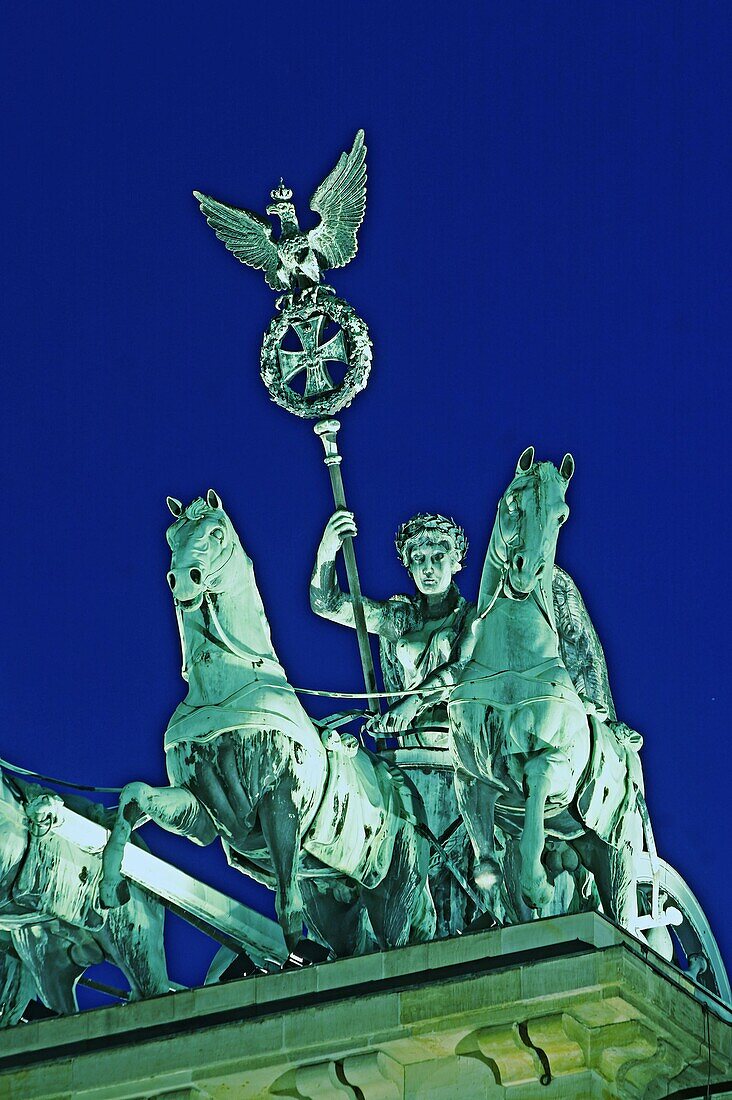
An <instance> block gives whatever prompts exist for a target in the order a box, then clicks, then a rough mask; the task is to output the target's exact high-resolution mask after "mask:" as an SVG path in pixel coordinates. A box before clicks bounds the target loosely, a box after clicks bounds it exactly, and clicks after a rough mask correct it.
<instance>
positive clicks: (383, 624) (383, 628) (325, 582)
mask: <svg viewBox="0 0 732 1100" xmlns="http://www.w3.org/2000/svg"><path fill="white" fill-rule="evenodd" d="M356 534H357V528H356V521H355V519H354V516H353V512H348V511H346V510H345V509H343V508H340V509H339V510H338V511H337V512H334V513H333V515H332V516H331V517H330V519H329V520H328V522H327V524H326V525H325V530H324V531H323V537H322V538H321V540H320V546H319V547H318V552H317V554H316V556H315V566H314V567H313V575H312V577H311V578H310V606H311V608H312V609H313V611H314V612H315V614H316V615H320V616H321V617H322V618H324V619H331V620H332V622H334V623H341V624H342V625H343V626H352V627H355V625H356V624H355V622H354V618H353V605H352V603H351V597H350V596H349V594H348V593H347V592H344V591H343V589H342V588H341V586H340V585H339V583H338V574H337V572H336V558H337V556H338V552H339V551H340V549H341V547H342V546H343V541H344V539H346V538H353V537H354V536H355V535H356ZM388 606H389V601H388V600H370V599H368V597H366V596H364V597H363V610H364V615H365V617H366V627H367V629H368V631H369V633H371V634H380V635H386V634H388V632H389V627H388V620H389V615H388Z"/></svg>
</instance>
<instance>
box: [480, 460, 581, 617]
mask: <svg viewBox="0 0 732 1100" xmlns="http://www.w3.org/2000/svg"><path fill="white" fill-rule="evenodd" d="M573 473H574V459H573V458H572V456H571V455H570V454H566V455H565V456H564V458H563V459H562V464H561V466H560V467H559V469H557V468H556V466H554V465H553V463H551V462H534V448H533V447H527V448H526V450H525V451H524V452H523V454H522V455H521V457H520V458H519V460H518V464H517V466H516V474H515V476H514V479H513V481H512V482H511V484H510V485H509V487H508V489H506V492H505V493H504V494H503V496H502V497H501V501H500V503H499V505H498V534H499V553H501V555H502V557H503V558H504V560H505V563H506V566H507V571H506V580H505V584H504V592H505V595H507V596H509V597H510V598H511V599H514V600H525V599H526V598H527V597H528V596H529V595H530V594H531V593H532V592H533V590H534V588H535V586H536V584H537V583H538V581H539V578H540V577H541V575H542V573H543V572H544V570H545V569H546V568H547V566H551V565H553V563H554V555H555V553H556V549H557V538H558V537H559V529H560V528H561V526H562V524H563V523H564V522H565V521H566V519H567V516H568V515H569V508H568V507H567V505H566V504H565V503H564V497H565V494H566V492H567V486H568V485H569V481H570V478H571V477H572V474H573Z"/></svg>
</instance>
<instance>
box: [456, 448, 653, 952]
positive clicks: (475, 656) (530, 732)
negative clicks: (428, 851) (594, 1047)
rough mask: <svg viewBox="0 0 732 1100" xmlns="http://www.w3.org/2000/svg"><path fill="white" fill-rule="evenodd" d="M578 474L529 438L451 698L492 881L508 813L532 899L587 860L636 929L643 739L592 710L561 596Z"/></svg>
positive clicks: (481, 852)
mask: <svg viewBox="0 0 732 1100" xmlns="http://www.w3.org/2000/svg"><path fill="white" fill-rule="evenodd" d="M573 473H574V459H573V458H572V456H571V455H569V454H567V455H565V457H564V459H563V460H562V463H561V465H560V467H559V469H557V468H556V467H555V466H554V465H553V464H552V463H550V462H535V461H534V449H533V447H529V448H527V449H526V450H525V451H524V452H523V454H522V455H521V457H520V458H519V461H518V464H517V466H516V472H515V476H514V478H513V480H512V481H511V483H510V485H509V486H508V488H507V490H506V492H505V493H504V494H503V496H502V497H501V499H500V501H499V505H498V510H497V514H496V520H495V523H494V526H493V530H492V533H491V537H490V542H489V546H488V552H487V555H486V558H485V564H484V568H483V573H482V576H481V582H480V593H479V601H478V613H477V617H476V621H475V625H474V627H473V632H472V636H471V638H470V640H469V644H470V646H472V656H471V658H470V660H469V662H468V663H466V665H465V667H464V669H463V671H462V673H461V675H460V677H459V679H458V681H457V684H456V686H455V688H454V690H453V692H452V695H451V698H450V702H449V708H448V710H449V718H450V733H449V743H450V752H451V754H452V759H453V763H454V766H455V777H454V781H455V790H456V794H457V800H458V806H459V809H460V812H461V814H462V817H463V819H464V821H465V825H466V828H467V831H468V835H469V837H470V841H471V843H472V846H473V849H474V852H475V856H476V869H475V879H476V882H477V883H478V885H480V886H481V887H482V888H484V889H487V890H488V891H499V890H500V885H501V878H502V868H501V861H500V858H499V855H498V854H497V851H496V846H495V840H494V833H495V825H496V821H497V815H498V818H499V819H500V824H501V827H502V828H503V829H504V830H506V831H508V832H509V833H511V832H513V834H514V835H516V836H518V837H519V845H518V847H519V856H520V858H519V862H520V871H519V875H518V877H519V881H518V884H517V885H518V887H519V890H520V893H521V895H523V898H524V900H525V901H526V903H527V904H528V905H529V906H530V907H531V908H532V909H541V908H542V907H544V906H546V905H548V904H549V903H550V901H551V899H552V893H553V885H552V882H551V881H550V877H553V876H555V875H556V874H557V873H558V872H561V870H562V869H563V868H565V867H566V868H576V867H577V861H578V857H579V859H580V861H581V864H582V865H584V867H586V868H587V869H588V870H590V871H591V872H592V874H593V876H594V879H595V884H596V887H597V891H598V894H599V897H600V901H601V903H602V907H603V910H604V911H605V912H606V913H607V914H608V915H609V916H610V917H611V918H612V919H614V920H615V921H616V922H617V923H618V924H620V925H622V926H624V927H626V928H629V929H631V930H633V929H634V928H635V926H636V919H637V915H638V913H637V905H638V899H637V889H636V871H635V863H636V860H637V856H638V854H639V853H640V852H641V851H642V849H643V843H644V827H645V824H646V821H647V811H646V810H645V801H644V798H643V777H642V773H641V769H640V762H639V758H638V751H637V750H638V744H639V741H640V738H639V735H637V734H634V732H633V731H631V730H629V729H628V727H627V726H624V725H623V724H622V723H613V722H608V721H603V720H602V718H603V715H601V714H588V709H591V708H587V707H586V705H585V702H584V701H583V699H582V698H580V695H579V693H578V690H577V688H576V686H575V683H574V682H573V679H572V677H571V676H570V673H569V672H568V670H567V667H566V662H565V661H564V660H563V658H562V651H561V646H560V637H559V633H558V630H557V623H556V616H555V606H554V601H553V598H552V583H553V576H554V571H555V569H556V567H555V565H554V558H555V553H556V546H557V540H558V536H559V531H560V529H561V527H562V525H563V524H564V522H565V521H566V519H567V517H568V514H569V509H568V507H567V505H566V503H565V495H566V491H567V486H568V485H569V481H570V478H571V477H572V474H573ZM563 576H564V577H565V579H566V574H563ZM610 707H612V703H611V702H610ZM613 717H614V712H613ZM547 836H549V840H548V841H547ZM552 838H554V839H552ZM562 853H564V855H562ZM562 859H563V860H564V862H562ZM547 871H549V874H547ZM495 896H497V894H496V895H495Z"/></svg>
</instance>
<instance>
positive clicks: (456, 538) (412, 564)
mask: <svg viewBox="0 0 732 1100" xmlns="http://www.w3.org/2000/svg"><path fill="white" fill-rule="evenodd" d="M396 548H397V553H398V554H399V557H400V559H401V562H402V565H404V566H405V568H406V569H407V570H408V572H409V574H410V576H411V577H412V580H413V581H414V583H415V585H416V586H417V589H418V591H419V592H421V593H422V595H423V596H439V595H441V594H442V593H444V592H447V590H448V588H449V587H450V585H451V583H452V578H453V576H454V575H455V573H457V572H458V570H460V569H462V563H463V561H464V559H465V555H466V554H467V552H468V540H467V538H466V537H465V532H464V531H463V529H462V527H458V525H457V523H455V521H454V520H453V519H448V518H447V516H440V515H433V514H432V513H430V512H419V513H418V514H417V515H416V516H412V518H411V519H410V520H407V522H406V523H403V524H402V526H401V527H400V528H399V530H398V531H397V534H396Z"/></svg>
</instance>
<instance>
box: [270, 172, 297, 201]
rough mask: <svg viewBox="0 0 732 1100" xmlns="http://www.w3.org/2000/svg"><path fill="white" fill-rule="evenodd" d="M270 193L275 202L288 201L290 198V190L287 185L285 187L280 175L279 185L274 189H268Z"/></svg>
mask: <svg viewBox="0 0 732 1100" xmlns="http://www.w3.org/2000/svg"><path fill="white" fill-rule="evenodd" d="M270 195H271V196H272V198H273V199H274V201H275V202H289V201H290V199H291V198H292V191H291V190H290V188H289V187H285V181H284V180H283V179H282V176H280V185H279V187H276V188H275V189H274V191H270Z"/></svg>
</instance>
